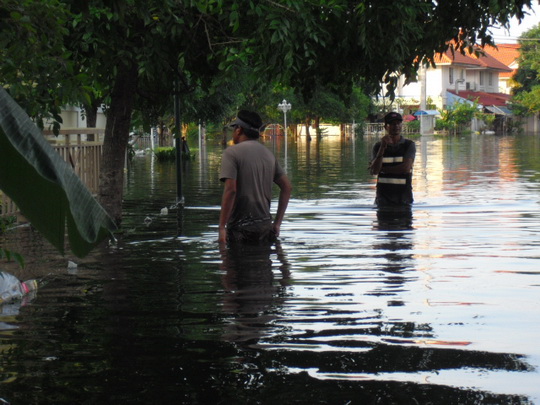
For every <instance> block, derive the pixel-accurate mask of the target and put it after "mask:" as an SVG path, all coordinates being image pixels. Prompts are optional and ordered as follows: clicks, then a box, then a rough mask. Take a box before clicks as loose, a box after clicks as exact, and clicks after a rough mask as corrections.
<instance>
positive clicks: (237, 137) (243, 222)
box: [218, 110, 292, 243]
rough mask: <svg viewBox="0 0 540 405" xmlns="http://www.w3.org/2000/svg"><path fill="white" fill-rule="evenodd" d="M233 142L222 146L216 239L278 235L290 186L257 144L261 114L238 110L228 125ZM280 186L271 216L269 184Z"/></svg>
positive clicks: (253, 240) (254, 239)
mask: <svg viewBox="0 0 540 405" xmlns="http://www.w3.org/2000/svg"><path fill="white" fill-rule="evenodd" d="M229 126H230V127H231V128H232V130H233V135H232V136H233V142H234V145H233V146H231V147H229V148H227V149H225V151H224V153H223V158H222V161H221V171H220V176H219V178H220V180H221V181H222V182H224V183H225V188H224V190H223V196H222V199H221V213H220V216H219V238H218V242H219V243H226V242H232V243H234V242H248V243H249V242H251V243H261V242H271V241H273V240H275V238H276V237H277V236H279V232H280V227H281V223H282V221H283V217H284V216H285V210H286V209H287V205H288V204H289V199H290V197H291V191H292V186H291V183H290V181H289V178H288V177H287V175H286V174H285V172H284V171H283V169H282V168H281V166H280V165H279V163H278V161H277V159H276V158H275V156H274V155H273V154H272V152H270V150H269V149H268V148H266V147H265V146H264V145H263V144H261V143H260V142H259V141H258V139H259V133H260V130H261V128H262V120H261V117H259V115H258V114H257V113H255V112H251V111H246V110H241V111H239V112H238V115H237V118H236V120H234V121H233V122H232V123H231V124H230V125H229ZM274 183H275V184H277V186H278V187H279V189H280V192H279V200H278V207H277V211H276V215H275V218H274V219H273V220H272V216H271V214H270V202H271V200H272V185H273V184H274Z"/></svg>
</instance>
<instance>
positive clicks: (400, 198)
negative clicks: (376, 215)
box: [369, 112, 416, 207]
mask: <svg viewBox="0 0 540 405" xmlns="http://www.w3.org/2000/svg"><path fill="white" fill-rule="evenodd" d="M402 122H403V118H402V117H401V114H399V113H397V112H390V113H388V114H386V115H385V117H384V129H385V130H386V132H387V134H386V135H385V136H383V137H382V139H381V140H380V141H379V142H377V143H376V144H375V145H374V146H373V150H372V155H371V157H372V159H371V163H370V166H369V169H370V172H371V174H372V175H377V195H376V198H375V203H376V204H377V205H378V206H379V207H388V206H410V205H411V204H412V203H413V194H412V167H413V163H414V158H415V155H416V145H415V143H414V142H413V141H411V140H410V139H405V138H404V137H403V136H401V125H402Z"/></svg>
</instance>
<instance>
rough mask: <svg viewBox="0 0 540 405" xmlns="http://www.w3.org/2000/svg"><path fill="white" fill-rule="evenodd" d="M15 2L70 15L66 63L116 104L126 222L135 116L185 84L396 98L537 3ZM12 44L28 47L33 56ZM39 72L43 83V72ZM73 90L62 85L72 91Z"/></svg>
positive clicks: (114, 125) (116, 198)
mask: <svg viewBox="0 0 540 405" xmlns="http://www.w3.org/2000/svg"><path fill="white" fill-rule="evenodd" d="M5 2H7V3H10V4H12V5H13V4H16V5H17V6H18V7H19V8H18V9H17V14H15V13H13V12H11V13H10V11H9V10H8V11H7V13H8V16H7V17H6V18H7V19H19V20H25V21H26V19H27V18H30V20H31V21H34V19H33V18H34V17H35V16H34V12H33V11H32V7H33V6H34V5H38V4H41V3H42V2H44V3H46V4H47V5H49V6H50V7H57V8H58V9H59V10H60V11H62V12H61V13H59V16H61V17H62V18H59V20H58V27H60V28H54V27H51V29H52V30H53V31H54V32H53V34H55V36H54V37H55V38H56V35H57V34H58V35H60V36H63V37H64V38H65V39H66V41H65V42H64V45H63V49H60V48H61V47H60V46H59V50H63V51H64V52H63V53H61V52H57V53H58V57H60V55H61V58H64V59H65V60H67V61H68V62H69V65H70V68H71V69H72V71H71V75H72V77H76V76H77V75H79V76H80V77H81V79H85V80H86V81H85V83H86V84H90V85H92V83H97V82H99V83H100V86H99V88H100V95H101V96H102V97H103V100H105V101H106V103H107V107H108V108H107V125H106V133H105V143H104V152H103V153H104V157H103V162H104V164H103V166H102V167H101V175H100V192H99V197H100V200H101V202H102V204H103V205H104V206H105V208H106V209H107V211H108V212H109V213H110V214H111V215H112V216H113V217H114V218H115V220H116V221H117V222H120V219H121V206H122V205H121V203H122V189H123V165H124V154H125V150H126V146H127V141H128V135H129V131H130V125H131V117H132V113H133V110H134V109H135V108H137V106H138V105H140V100H141V98H146V99H147V100H152V98H155V97H163V98H169V97H171V96H172V94H173V91H174V89H175V88H177V89H178V90H177V91H178V92H180V93H182V94H186V93H187V92H189V91H191V90H192V89H193V87H194V86H196V85H202V86H205V85H210V84H212V83H214V79H215V78H216V77H217V76H218V75H219V76H220V77H222V76H221V74H222V72H223V71H226V70H227V69H228V68H229V67H231V66H233V67H234V66H237V65H238V64H239V63H240V64H243V65H244V66H247V67H249V68H250V69H252V71H253V73H254V74H257V75H258V77H259V78H260V80H261V81H270V80H278V81H282V82H284V83H287V84H289V85H290V86H292V87H294V88H295V89H296V90H297V91H298V92H300V93H301V94H302V95H303V96H304V97H305V98H306V99H309V98H310V97H311V96H312V95H313V93H314V92H315V90H316V85H315V84H316V83H317V84H320V85H322V86H326V87H327V88H330V89H334V90H335V91H337V92H344V91H345V90H347V89H349V88H350V86H351V85H352V84H353V83H355V82H356V81H357V80H358V79H359V78H363V80H364V83H365V84H366V86H367V87H368V88H371V89H373V90H376V89H378V87H379V86H380V84H381V83H386V84H387V85H389V87H388V89H389V90H390V91H391V90H392V85H393V84H394V83H395V81H396V79H397V77H398V75H399V73H404V74H406V75H407V77H409V78H414V77H415V75H416V70H417V68H418V66H419V65H420V64H421V63H425V62H429V61H432V60H433V56H434V54H435V53H436V52H443V51H446V50H447V48H448V47H449V46H451V47H455V48H456V49H457V50H458V51H459V50H462V49H465V48H466V47H468V46H470V45H472V44H474V43H481V44H483V43H489V42H491V40H492V38H491V37H490V35H489V31H488V29H489V27H490V26H492V25H493V24H497V23H500V24H503V25H504V24H507V23H508V21H509V19H510V18H511V17H512V16H517V17H518V18H521V17H523V12H524V8H525V6H529V5H530V0H512V1H502V0H459V1H457V0H451V1H450V0H449V1H438V2H434V1H433V2H430V1H425V0H392V1H390V0H388V1H381V0H369V1H350V0H332V1H328V0H325V1H323V0H283V1H280V2H275V1H272V0H262V1H258V2H253V1H248V0H231V1H229V2H224V1H222V0H192V1H190V2H184V1H178V0H159V1H157V0H147V1H144V2H142V1H140V0H94V1H91V2H80V1H78V0H71V1H70V0H39V1H38V0H34V1H32V0H23V1H19V2H16V1H15V0H5ZM2 7H3V5H2ZM1 12H4V10H3V9H0V13H1ZM0 15H1V14H0ZM51 15H53V13H50V12H49V13H48V14H47V16H49V17H50V16H51ZM30 24H31V23H30ZM0 30H1V31H2V32H0V34H2V33H4V31H6V30H7V29H5V28H4V27H2V28H0ZM11 37H12V38H13V40H14V41H15V44H16V45H14V46H17V47H18V48H19V50H21V51H22V52H24V50H26V49H28V46H27V44H26V43H25V42H24V41H22V40H17V38H16V37H15V36H13V35H11ZM68 38H69V40H67V39H68ZM48 40H49V38H48V37H46V36H43V37H42V38H41V39H38V42H40V43H41V45H42V46H43V47H47V46H48V45H47V44H48V42H47V41H48ZM450 40H453V41H452V42H449V41H450ZM55 43H56V42H55ZM55 52H56V51H55ZM42 53H43V50H41V49H39V47H38V55H40V54H42ZM22 67H24V68H28V69H30V66H28V64H26V65H23V66H22ZM22 67H21V69H22ZM44 68H48V67H47V66H45V65H44ZM0 73H1V72H0ZM52 73H53V72H51V74H52ZM68 73H69V72H68ZM34 74H35V78H33V80H39V77H42V76H43V75H41V76H40V75H37V73H36V72H34ZM68 75H69V74H68ZM52 76H53V77H56V75H52ZM47 79H48V80H49V79H50V78H49V77H47ZM14 80H15V79H14ZM62 83H63V80H59V81H58V85H56V86H54V85H52V86H50V89H52V91H53V92H54V91H60V90H59V89H60V85H61V84H62ZM175 83H176V84H177V86H175ZM70 88H71V87H68V89H70ZM157 90H159V91H157ZM70 93H71V91H70ZM62 101H65V100H62Z"/></svg>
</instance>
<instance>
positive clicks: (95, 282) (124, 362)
mask: <svg viewBox="0 0 540 405" xmlns="http://www.w3.org/2000/svg"><path fill="white" fill-rule="evenodd" d="M375 140H376V138H364V139H362V138H360V139H357V140H356V141H355V142H353V141H351V140H344V141H341V140H340V139H332V138H324V139H323V140H322V141H321V142H316V141H313V142H312V143H311V145H306V143H305V142H304V141H301V142H300V141H299V142H297V143H294V142H292V141H291V142H290V143H289V145H288V148H287V149H285V148H284V147H283V145H282V144H280V143H278V144H275V143H272V142H271V141H268V142H267V145H268V147H269V148H271V149H272V150H273V151H274V152H275V153H276V155H277V156H278V157H279V159H280V160H281V161H282V162H283V164H284V165H285V166H286V168H287V171H288V173H289V175H290V177H291V180H292V182H293V185H294V193H293V199H292V201H291V203H290V208H289V210H288V213H287V216H286V220H285V222H284V224H283V227H282V237H281V240H280V243H279V244H277V245H275V246H272V247H271V248H266V249H265V248H258V249H255V248H245V249H243V250H241V251H224V252H220V250H219V248H218V245H217V243H216V239H217V222H218V216H219V203H220V198H221V190H222V189H221V185H220V183H219V181H218V171H219V163H220V157H221V152H222V150H221V148H220V147H219V146H217V145H213V144H212V142H210V141H209V142H208V143H207V145H206V146H205V148H204V149H203V150H200V151H196V152H195V154H196V158H195V159H194V160H193V161H189V162H184V163H185V167H184V182H183V192H184V195H185V206H184V207H183V208H180V209H175V208H171V206H173V203H174V201H175V199H176V181H175V178H174V172H175V170H174V165H173V164H163V163H158V162H155V161H153V160H152V159H151V157H150V156H146V157H136V158H135V160H134V161H133V164H132V167H131V168H130V170H129V172H128V173H127V174H126V192H125V206H124V212H125V216H124V223H123V233H122V234H121V235H119V237H118V242H117V243H116V244H113V245H111V246H104V247H101V248H99V249H96V250H95V251H94V252H92V253H91V254H90V255H89V257H87V258H85V259H82V260H80V259H73V258H70V257H69V256H66V257H61V256H59V255H58V254H56V253H55V252H54V251H53V250H52V249H51V248H50V247H49V245H48V244H47V243H45V242H43V241H41V240H40V238H39V237H38V235H36V234H35V232H33V231H32V230H31V229H30V228H28V227H21V228H19V229H17V231H15V232H12V233H10V234H11V235H12V236H11V238H12V239H13V240H15V242H13V241H12V242H10V243H14V246H16V247H18V248H19V249H21V250H22V252H21V253H23V255H24V256H25V258H26V260H27V262H28V265H27V267H26V268H25V269H24V270H20V269H17V267H16V266H13V263H11V264H9V266H10V267H9V269H10V270H11V271H12V272H15V273H17V275H18V276H19V277H21V278H31V277H37V278H40V279H41V280H42V281H43V284H44V285H43V287H42V288H41V289H40V291H39V292H38V295H37V297H36V298H34V299H33V300H32V301H31V302H30V303H24V304H25V305H12V306H11V307H4V308H3V313H2V315H1V317H0V322H1V324H0V350H1V351H2V357H1V365H0V373H1V374H0V381H1V384H0V398H1V400H3V401H4V402H7V403H11V404H38V403H39V404H48V403H50V404H98V403H99V404H102V403H118V404H128V403H141V404H142V403H144V404H154V403H155V404H529V403H540V374H539V371H538V368H539V367H540V345H539V344H538V342H539V341H540V322H539V321H540V260H539V259H540V250H539V247H540V246H539V245H540V237H539V231H540V213H539V207H540V205H539V200H540V198H539V195H540V190H539V189H540V158H539V157H538V156H539V152H540V140H539V137H538V136H533V135H528V136H506V137H497V136H481V135H471V136H465V137H459V138H457V137H448V138H439V137H428V136H424V137H422V138H419V139H416V141H417V150H418V153H417V159H416V162H415V166H414V170H415V171H414V180H413V181H414V194H415V199H416V203H415V205H414V207H413V209H412V211H411V212H409V213H407V212H403V213H399V214H398V215H392V213H384V212H377V211H376V210H375V209H374V207H373V206H372V202H373V198H374V181H373V179H372V177H371V176H369V175H368V173H367V169H366V168H367V161H368V155H369V150H370V148H371V145H372V144H373V143H374V142H375ZM285 150H286V152H285ZM285 157H286V162H285ZM275 207H276V203H275V201H274V205H273V208H274V209H275ZM164 208H167V209H168V210H167V211H168V212H165V210H164ZM162 211H163V212H162ZM8 235H9V234H8ZM22 237H24V239H22ZM6 246H8V245H6ZM69 261H72V262H74V263H71V264H69V263H68V262H69ZM0 402H1V401H0Z"/></svg>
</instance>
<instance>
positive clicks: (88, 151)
mask: <svg viewBox="0 0 540 405" xmlns="http://www.w3.org/2000/svg"><path fill="white" fill-rule="evenodd" d="M104 133H105V131H104V130H103V129H96V128H76V129H63V130H61V131H60V135H58V137H56V138H54V139H52V140H50V142H51V144H52V146H53V148H54V149H55V150H56V151H57V152H58V153H59V154H60V156H62V158H63V159H64V160H65V161H66V162H67V163H69V165H70V166H71V167H72V168H73V170H74V171H75V174H76V175H77V176H79V178H80V179H81V180H82V182H83V183H84V184H85V185H86V186H87V187H88V189H89V190H90V192H91V193H92V194H96V193H97V191H98V186H99V168H100V165H101V152H102V150H103V141H102V139H103V135H104ZM43 134H44V135H51V133H50V131H44V132H43ZM88 134H94V135H95V139H96V140H95V141H92V142H88V141H83V140H82V135H88ZM0 203H1V205H0V216H2V217H6V216H15V217H18V216H19V210H18V208H17V206H16V205H15V204H14V203H13V201H11V199H10V198H9V197H8V196H6V195H4V194H3V193H2V192H1V191H0Z"/></svg>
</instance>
